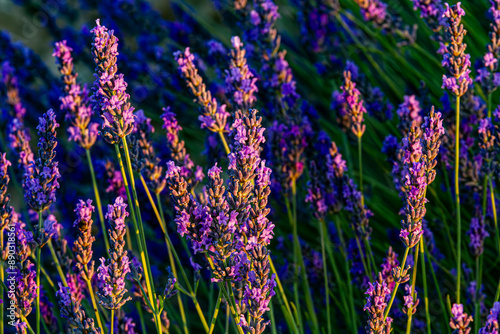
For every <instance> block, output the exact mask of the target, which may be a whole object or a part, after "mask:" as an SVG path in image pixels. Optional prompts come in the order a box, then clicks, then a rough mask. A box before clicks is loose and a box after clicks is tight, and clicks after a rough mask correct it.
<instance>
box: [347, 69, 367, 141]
mask: <svg viewBox="0 0 500 334" xmlns="http://www.w3.org/2000/svg"><path fill="white" fill-rule="evenodd" d="M341 88H342V97H343V99H344V101H345V102H346V104H347V112H348V114H349V116H350V117H351V130H352V132H353V133H354V134H355V135H356V136H357V137H362V136H363V133H364V132H365V128H366V126H365V125H364V124H363V114H365V113H366V109H365V107H364V106H363V100H360V99H359V97H360V95H361V93H360V92H359V90H358V89H357V88H356V83H355V82H354V81H352V77H351V72H350V71H349V70H347V71H344V85H343V86H342V87H341Z"/></svg>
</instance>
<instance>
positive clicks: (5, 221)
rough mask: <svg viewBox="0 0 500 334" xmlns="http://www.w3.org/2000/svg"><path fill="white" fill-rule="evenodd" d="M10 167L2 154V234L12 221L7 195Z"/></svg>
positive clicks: (0, 197) (0, 228) (0, 166)
mask: <svg viewBox="0 0 500 334" xmlns="http://www.w3.org/2000/svg"><path fill="white" fill-rule="evenodd" d="M9 166H11V163H10V161H9V160H7V158H6V154H5V153H0V233H3V230H4V229H5V228H6V227H7V226H8V225H9V223H10V221H11V219H12V210H13V208H12V207H11V206H10V194H7V188H8V186H9V181H10V177H9V171H8V170H9Z"/></svg>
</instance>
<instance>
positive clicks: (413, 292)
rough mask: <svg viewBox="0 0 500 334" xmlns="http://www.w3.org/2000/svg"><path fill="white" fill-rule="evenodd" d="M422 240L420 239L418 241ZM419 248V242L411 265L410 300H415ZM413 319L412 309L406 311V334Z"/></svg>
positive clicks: (409, 331) (408, 332) (409, 330)
mask: <svg viewBox="0 0 500 334" xmlns="http://www.w3.org/2000/svg"><path fill="white" fill-rule="evenodd" d="M420 240H422V239H420ZM419 248H420V242H419V243H418V244H417V247H416V248H415V253H414V256H415V263H414V264H413V273H412V274H413V275H412V276H413V277H412V279H411V280H412V282H411V294H410V296H411V298H412V299H413V300H415V283H416V282H417V267H418V254H419ZM412 318H413V307H412V308H409V309H408V322H407V323H406V334H410V333H411V320H412Z"/></svg>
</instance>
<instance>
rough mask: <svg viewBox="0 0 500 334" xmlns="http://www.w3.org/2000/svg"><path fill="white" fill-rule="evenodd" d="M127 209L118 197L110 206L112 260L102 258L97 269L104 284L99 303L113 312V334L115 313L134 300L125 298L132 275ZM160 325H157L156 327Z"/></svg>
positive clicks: (108, 215)
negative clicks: (128, 247) (127, 234)
mask: <svg viewBox="0 0 500 334" xmlns="http://www.w3.org/2000/svg"><path fill="white" fill-rule="evenodd" d="M126 208H127V205H126V204H125V203H123V198H121V197H117V198H116V200H115V203H114V204H113V205H108V212H107V214H106V219H107V220H108V222H109V224H110V226H111V228H110V229H109V230H108V233H109V238H110V241H111V249H110V250H109V254H110V258H109V259H107V260H106V259H104V258H101V259H100V260H101V265H100V266H99V268H98V269H97V272H98V278H99V280H101V281H102V282H103V287H102V290H101V291H98V292H97V294H98V295H99V298H100V301H99V303H100V304H101V305H103V306H104V307H105V308H107V309H109V310H111V334H113V330H114V326H113V325H114V315H115V312H116V311H117V310H119V309H120V308H121V307H122V306H123V305H124V304H125V303H126V302H127V301H129V300H131V299H132V298H131V297H130V296H129V297H126V296H125V294H126V293H127V292H128V290H127V289H126V288H125V278H126V276H127V274H128V273H130V260H129V258H128V256H127V251H126V250H125V239H124V238H125V233H126V232H127V229H126V228H125V218H126V217H128V212H127V210H126ZM153 311H154V310H153ZM156 320H157V319H155V321H156ZM159 325H160V324H159V323H156V327H159ZM160 332H161V330H160Z"/></svg>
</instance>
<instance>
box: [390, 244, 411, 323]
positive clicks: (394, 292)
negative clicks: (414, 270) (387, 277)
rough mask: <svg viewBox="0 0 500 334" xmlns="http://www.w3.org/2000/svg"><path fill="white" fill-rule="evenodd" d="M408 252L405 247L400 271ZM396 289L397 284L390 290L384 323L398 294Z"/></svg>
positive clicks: (403, 266)
mask: <svg viewBox="0 0 500 334" xmlns="http://www.w3.org/2000/svg"><path fill="white" fill-rule="evenodd" d="M409 251H410V249H409V248H408V247H406V250H405V255H404V256H403V261H402V262H401V269H402V270H404V268H405V264H406V258H407V257H408V252H409ZM398 287H399V283H396V284H395V285H394V290H392V294H391V299H390V300H389V304H387V307H386V308H385V312H384V322H385V319H387V316H388V315H389V311H390V310H391V307H392V303H393V302H394V298H395V297H396V293H397V292H398Z"/></svg>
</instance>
